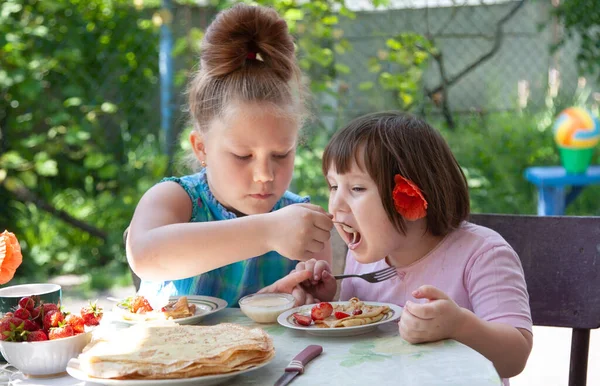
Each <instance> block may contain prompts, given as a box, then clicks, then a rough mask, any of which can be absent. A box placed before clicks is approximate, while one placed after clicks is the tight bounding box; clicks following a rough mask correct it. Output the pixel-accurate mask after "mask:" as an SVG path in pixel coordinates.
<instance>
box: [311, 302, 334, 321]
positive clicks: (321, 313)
mask: <svg viewBox="0 0 600 386" xmlns="http://www.w3.org/2000/svg"><path fill="white" fill-rule="evenodd" d="M332 313H333V306H332V305H331V303H327V302H321V303H319V304H317V305H316V306H314V307H313V308H312V310H310V316H311V318H312V319H313V320H323V319H325V318H326V317H328V316H329V315H331V314H332Z"/></svg>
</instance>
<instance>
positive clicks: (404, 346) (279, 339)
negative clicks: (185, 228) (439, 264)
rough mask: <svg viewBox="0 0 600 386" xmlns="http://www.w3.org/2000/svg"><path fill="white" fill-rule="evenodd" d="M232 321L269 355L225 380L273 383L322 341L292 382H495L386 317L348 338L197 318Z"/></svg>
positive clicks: (470, 362) (432, 385) (76, 384)
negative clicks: (259, 331)
mask: <svg viewBox="0 0 600 386" xmlns="http://www.w3.org/2000/svg"><path fill="white" fill-rule="evenodd" d="M220 322H232V323H238V324H241V325H245V326H253V327H256V326H258V327H262V328H263V329H264V330H265V331H266V332H267V333H269V334H270V335H271V337H272V338H273V342H274V345H275V350H276V357H275V359H274V360H273V361H272V362H271V363H269V364H268V365H266V366H265V367H263V368H260V369H257V370H256V371H252V372H249V373H247V374H242V375H239V376H237V377H235V378H233V379H229V380H227V381H226V382H225V383H224V384H226V385H273V384H274V383H275V381H276V380H277V379H278V378H279V377H280V376H281V375H282V374H283V369H284V368H285V367H286V366H287V364H288V363H289V362H290V360H291V359H292V358H293V357H294V356H295V355H296V354H298V353H299V352H300V351H302V350H303V349H304V348H305V347H306V346H307V345H309V344H318V345H321V346H323V354H321V355H320V356H319V357H317V358H316V359H315V360H313V361H312V362H310V363H309V364H308V366H307V367H306V370H305V372H304V374H302V375H299V376H297V377H296V378H295V379H294V380H293V385H294V386H302V385H306V386H315V385H327V386H331V385H363V386H379V385H402V386H438V385H444V386H453V385H456V386H463V385H470V386H500V385H501V384H502V382H501V380H500V378H499V376H498V374H497V373H496V370H495V369H494V367H493V365H492V363H491V362H490V361H488V360H487V359H486V358H485V357H483V356H482V355H481V354H479V353H478V352H476V351H474V350H472V349H471V348H469V347H467V346H465V345H463V344H460V343H458V342H456V341H452V340H446V341H441V342H437V343H429V344H420V345H411V344H409V343H407V342H405V341H404V340H403V339H401V338H400V337H399V336H398V325H397V323H395V322H390V323H387V324H384V325H381V326H380V327H379V328H378V329H377V330H376V331H373V332H370V333H368V334H364V335H358V336H353V337H317V336H313V335H309V334H307V333H305V332H303V331H295V330H291V329H288V328H285V327H282V326H280V325H278V324H271V325H259V324H256V323H254V322H253V321H251V320H250V319H248V318H247V317H246V316H244V315H243V314H242V313H241V311H240V310H239V309H234V308H229V309H225V310H223V311H220V312H218V313H216V314H213V315H209V316H207V317H206V318H205V319H203V320H202V322H201V323H202V324H217V323H220ZM10 385H15V386H16V385H18V386H96V385H97V384H95V383H89V382H88V383H86V382H82V381H78V380H76V379H74V378H72V377H70V376H68V375H65V376H63V377H58V378H48V379H34V378H25V377H23V376H22V375H17V376H15V377H13V379H12V380H11V381H10Z"/></svg>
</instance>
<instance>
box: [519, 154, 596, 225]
mask: <svg viewBox="0 0 600 386" xmlns="http://www.w3.org/2000/svg"><path fill="white" fill-rule="evenodd" d="M525 178H526V179H527V180H528V181H529V182H531V183H532V184H534V185H535V186H536V187H537V190H538V215H539V216H562V215H564V214H565V208H566V207H567V206H568V205H569V204H570V203H571V202H573V200H575V199H576V198H577V196H578V195H579V194H580V193H581V191H582V190H583V188H585V187H586V186H589V185H600V165H596V166H590V167H589V168H588V170H587V171H586V173H585V174H567V173H566V171H565V168H563V167H562V166H536V167H531V168H527V169H525ZM567 187H571V189H570V191H569V192H568V193H567V192H566V191H565V188H567Z"/></svg>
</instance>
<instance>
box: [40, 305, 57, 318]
mask: <svg viewBox="0 0 600 386" xmlns="http://www.w3.org/2000/svg"><path fill="white" fill-rule="evenodd" d="M41 306H42V310H43V313H44V315H45V314H47V313H48V312H50V311H58V306H57V305H56V304H54V303H44V304H42V305H41Z"/></svg>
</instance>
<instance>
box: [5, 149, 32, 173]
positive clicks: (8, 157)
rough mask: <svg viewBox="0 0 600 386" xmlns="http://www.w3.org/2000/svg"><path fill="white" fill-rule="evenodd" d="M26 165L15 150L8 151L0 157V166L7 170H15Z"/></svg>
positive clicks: (24, 160) (25, 161)
mask: <svg viewBox="0 0 600 386" xmlns="http://www.w3.org/2000/svg"><path fill="white" fill-rule="evenodd" d="M27 163H28V161H27V160H26V159H24V158H23V157H21V155H20V154H19V153H18V152H17V151H16V150H12V151H8V152H6V153H4V154H3V155H2V157H0V165H1V166H2V167H4V168H7V169H17V168H20V167H22V166H24V165H26V164H27Z"/></svg>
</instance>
